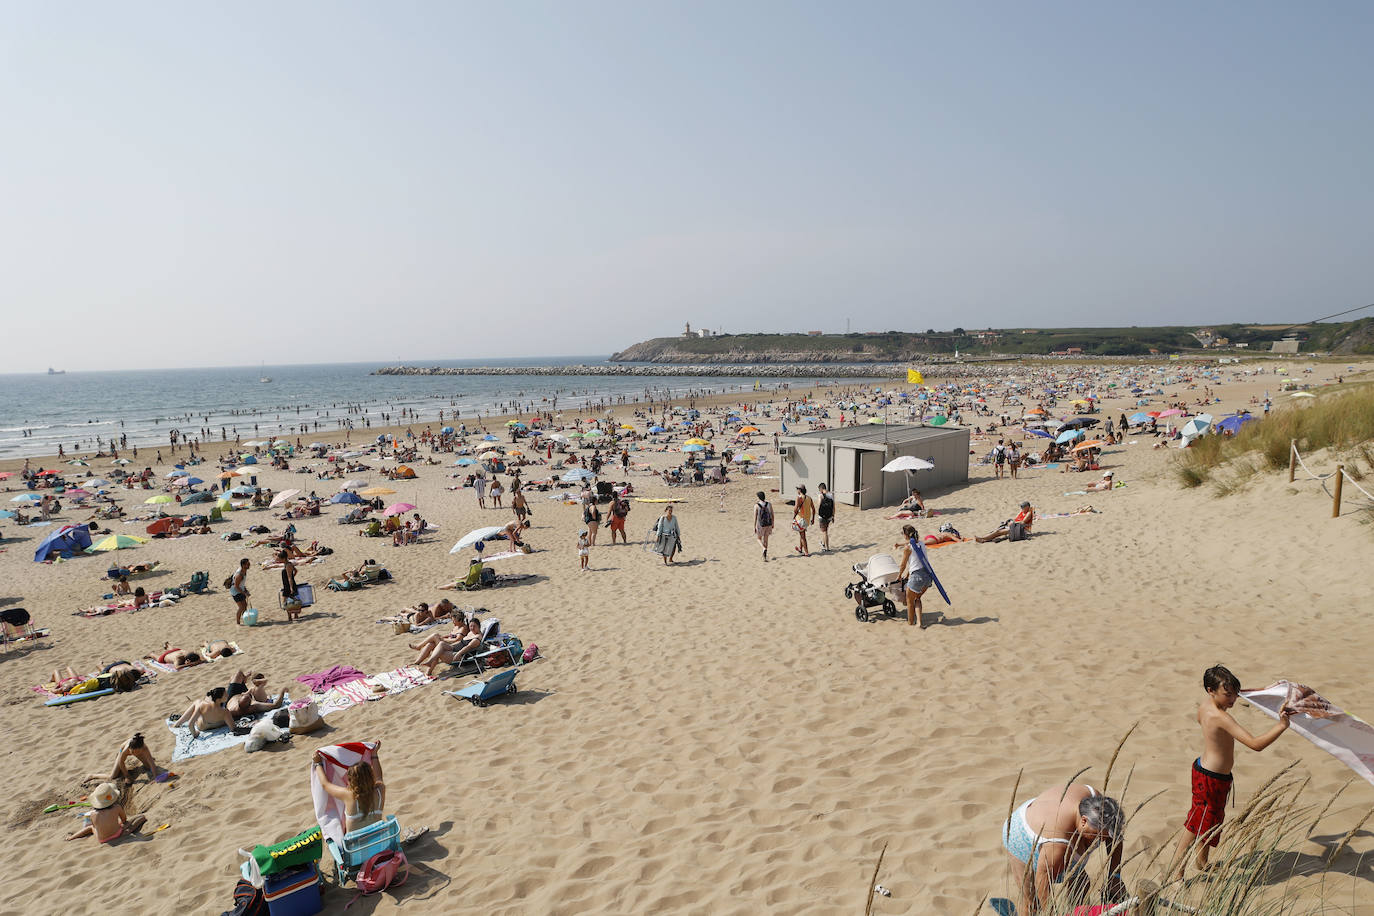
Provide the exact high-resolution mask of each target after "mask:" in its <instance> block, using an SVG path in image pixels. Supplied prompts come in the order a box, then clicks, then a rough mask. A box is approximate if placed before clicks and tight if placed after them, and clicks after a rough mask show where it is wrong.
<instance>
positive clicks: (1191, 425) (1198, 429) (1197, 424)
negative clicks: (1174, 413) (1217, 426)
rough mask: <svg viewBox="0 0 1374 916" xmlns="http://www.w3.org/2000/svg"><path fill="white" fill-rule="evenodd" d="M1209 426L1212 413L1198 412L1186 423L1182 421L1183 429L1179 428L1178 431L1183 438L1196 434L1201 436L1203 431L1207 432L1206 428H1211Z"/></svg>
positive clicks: (1193, 436) (1195, 435) (1210, 425)
mask: <svg viewBox="0 0 1374 916" xmlns="http://www.w3.org/2000/svg"><path fill="white" fill-rule="evenodd" d="M1211 427H1212V415H1211V414H1206V413H1200V414H1198V415H1197V416H1196V417H1193V418H1192V419H1191V420H1189V421H1188V422H1187V423H1184V424H1183V429H1181V430H1179V432H1180V433H1181V434H1182V435H1183V438H1185V439H1193V438H1196V437H1197V436H1201V435H1202V434H1203V433H1205V432H1207V430H1209V429H1211Z"/></svg>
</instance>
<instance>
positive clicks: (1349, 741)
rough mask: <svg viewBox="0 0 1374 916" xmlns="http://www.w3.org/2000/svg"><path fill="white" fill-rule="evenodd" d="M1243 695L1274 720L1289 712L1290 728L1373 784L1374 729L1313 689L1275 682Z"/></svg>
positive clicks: (1241, 693) (1285, 682)
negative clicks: (1284, 710) (1291, 713)
mask: <svg viewBox="0 0 1374 916" xmlns="http://www.w3.org/2000/svg"><path fill="white" fill-rule="evenodd" d="M1240 695H1241V697H1242V698H1243V699H1246V700H1249V701H1250V702H1251V703H1253V704H1255V706H1256V707H1257V708H1258V709H1259V710H1260V711H1261V712H1263V713H1265V714H1266V715H1268V716H1271V717H1273V718H1275V719H1277V718H1278V717H1279V711H1280V710H1281V709H1284V708H1288V709H1291V710H1293V711H1294V713H1295V715H1294V716H1293V717H1292V718H1291V719H1289V728H1290V729H1291V730H1292V731H1295V732H1297V733H1298V734H1299V735H1302V736H1303V737H1304V738H1306V739H1307V740H1308V741H1311V742H1312V743H1313V744H1315V745H1316V746H1317V747H1319V748H1321V749H1322V750H1324V751H1326V752H1327V753H1328V754H1330V755H1331V756H1332V757H1335V758H1336V759H1337V760H1339V761H1340V762H1341V763H1343V764H1345V765H1346V766H1348V767H1350V769H1352V770H1354V771H1355V772H1356V773H1357V774H1359V776H1360V777H1361V778H1362V779H1364V780H1365V781H1367V782H1369V783H1371V784H1374V727H1372V726H1370V725H1369V723H1368V722H1365V721H1364V720H1362V719H1358V718H1356V717H1355V716H1352V715H1350V714H1349V713H1347V712H1342V711H1341V710H1340V709H1339V708H1337V707H1336V706H1334V705H1333V704H1332V703H1331V701H1330V700H1327V699H1326V698H1325V697H1323V696H1321V695H1320V694H1318V693H1317V692H1316V691H1314V690H1313V689H1312V688H1311V687H1307V686H1304V685H1302V684H1296V683H1293V682H1292V681H1276V682H1275V683H1273V684H1270V685H1269V686H1268V687H1263V688H1259V689H1255V690H1242V691H1241V692H1240Z"/></svg>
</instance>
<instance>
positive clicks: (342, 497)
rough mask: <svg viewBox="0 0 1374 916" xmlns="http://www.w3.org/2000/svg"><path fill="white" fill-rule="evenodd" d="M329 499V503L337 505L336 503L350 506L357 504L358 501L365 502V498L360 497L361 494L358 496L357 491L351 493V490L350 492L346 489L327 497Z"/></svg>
mask: <svg viewBox="0 0 1374 916" xmlns="http://www.w3.org/2000/svg"><path fill="white" fill-rule="evenodd" d="M329 501H330V502H331V503H334V504H335V505H336V506H337V505H349V506H352V505H356V504H358V503H362V502H367V500H365V499H363V498H362V497H361V496H359V495H358V494H357V493H353V492H350V491H348V490H344V491H343V492H340V493H335V494H334V495H333V496H331V497H329Z"/></svg>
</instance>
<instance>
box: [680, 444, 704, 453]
mask: <svg viewBox="0 0 1374 916" xmlns="http://www.w3.org/2000/svg"><path fill="white" fill-rule="evenodd" d="M682 450H683V451H684V452H704V451H706V446H704V445H684V446H683V447H682Z"/></svg>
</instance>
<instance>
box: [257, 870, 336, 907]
mask: <svg viewBox="0 0 1374 916" xmlns="http://www.w3.org/2000/svg"><path fill="white" fill-rule="evenodd" d="M262 895H263V896H264V897H265V898H267V912H268V913H271V914H272V916H314V914H316V913H318V912H320V910H321V909H323V907H324V905H323V904H322V903H321V902H320V870H319V868H318V867H317V866H316V864H315V863H314V862H311V863H309V864H307V865H301V866H298V867H296V868H290V869H287V870H286V871H284V872H280V873H279V874H275V875H271V876H269V877H266V878H264V879H263V885H262Z"/></svg>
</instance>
